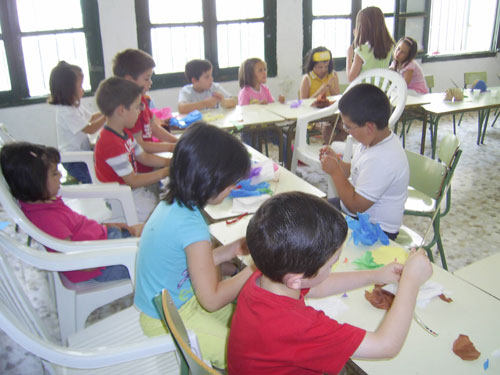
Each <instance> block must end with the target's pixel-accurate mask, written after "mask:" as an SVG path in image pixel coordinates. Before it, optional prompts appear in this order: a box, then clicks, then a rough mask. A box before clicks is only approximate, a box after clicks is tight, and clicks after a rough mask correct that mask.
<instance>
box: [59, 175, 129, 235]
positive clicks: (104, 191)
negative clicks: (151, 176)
mask: <svg viewBox="0 0 500 375" xmlns="http://www.w3.org/2000/svg"><path fill="white" fill-rule="evenodd" d="M60 193H61V195H62V196H63V197H66V198H104V199H116V200H118V201H120V203H121V205H122V208H123V212H124V214H125V220H126V221H127V224H128V225H134V224H138V223H139V220H138V219H137V212H136V210H135V203H134V197H133V195H132V189H131V188H130V186H128V185H120V184H117V183H106V184H82V185H66V186H61V190H60Z"/></svg>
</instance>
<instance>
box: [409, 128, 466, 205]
mask: <svg viewBox="0 0 500 375" xmlns="http://www.w3.org/2000/svg"><path fill="white" fill-rule="evenodd" d="M459 147H460V142H459V140H458V138H457V137H456V136H455V135H453V134H448V135H446V136H445V137H444V138H443V140H442V141H441V142H440V144H439V150H438V154H439V155H440V157H439V158H440V160H441V162H439V161H436V160H432V159H430V158H428V157H426V156H423V155H420V154H417V153H415V152H411V151H408V150H405V151H406V157H407V158H408V164H409V165H410V187H413V188H414V189H416V190H418V191H420V192H422V193H424V194H426V195H427V196H429V197H431V198H433V199H435V200H438V199H440V198H442V193H443V191H444V189H445V188H446V186H447V185H448V184H449V183H450V182H451V178H452V177H453V173H454V171H455V168H456V166H457V163H458V160H459V159H460V155H461V150H460V149H459Z"/></svg>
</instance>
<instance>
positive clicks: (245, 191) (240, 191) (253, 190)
mask: <svg viewBox="0 0 500 375" xmlns="http://www.w3.org/2000/svg"><path fill="white" fill-rule="evenodd" d="M269 186H270V185H269V183H268V182H261V183H259V184H255V185H252V184H251V179H250V178H247V179H245V180H241V181H240V182H239V183H238V186H237V187H236V189H233V190H231V193H229V196H230V197H232V198H240V197H252V196H258V195H262V194H268V193H269V192H270V189H269Z"/></svg>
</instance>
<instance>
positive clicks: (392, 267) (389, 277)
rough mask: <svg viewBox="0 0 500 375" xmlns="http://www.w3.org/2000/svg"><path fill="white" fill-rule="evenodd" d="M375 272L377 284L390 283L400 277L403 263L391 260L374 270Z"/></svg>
mask: <svg viewBox="0 0 500 375" xmlns="http://www.w3.org/2000/svg"><path fill="white" fill-rule="evenodd" d="M375 272H376V273H377V284H392V283H395V282H397V281H399V279H400V278H401V273H402V272H403V265H402V264H401V263H398V262H392V263H389V264H387V265H385V266H384V267H381V268H379V269H377V270H375Z"/></svg>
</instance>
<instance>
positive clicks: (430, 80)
mask: <svg viewBox="0 0 500 375" xmlns="http://www.w3.org/2000/svg"><path fill="white" fill-rule="evenodd" d="M424 78H425V83H426V84H427V88H428V89H429V92H432V89H433V88H434V76H433V75H430V76H425V77H424Z"/></svg>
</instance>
